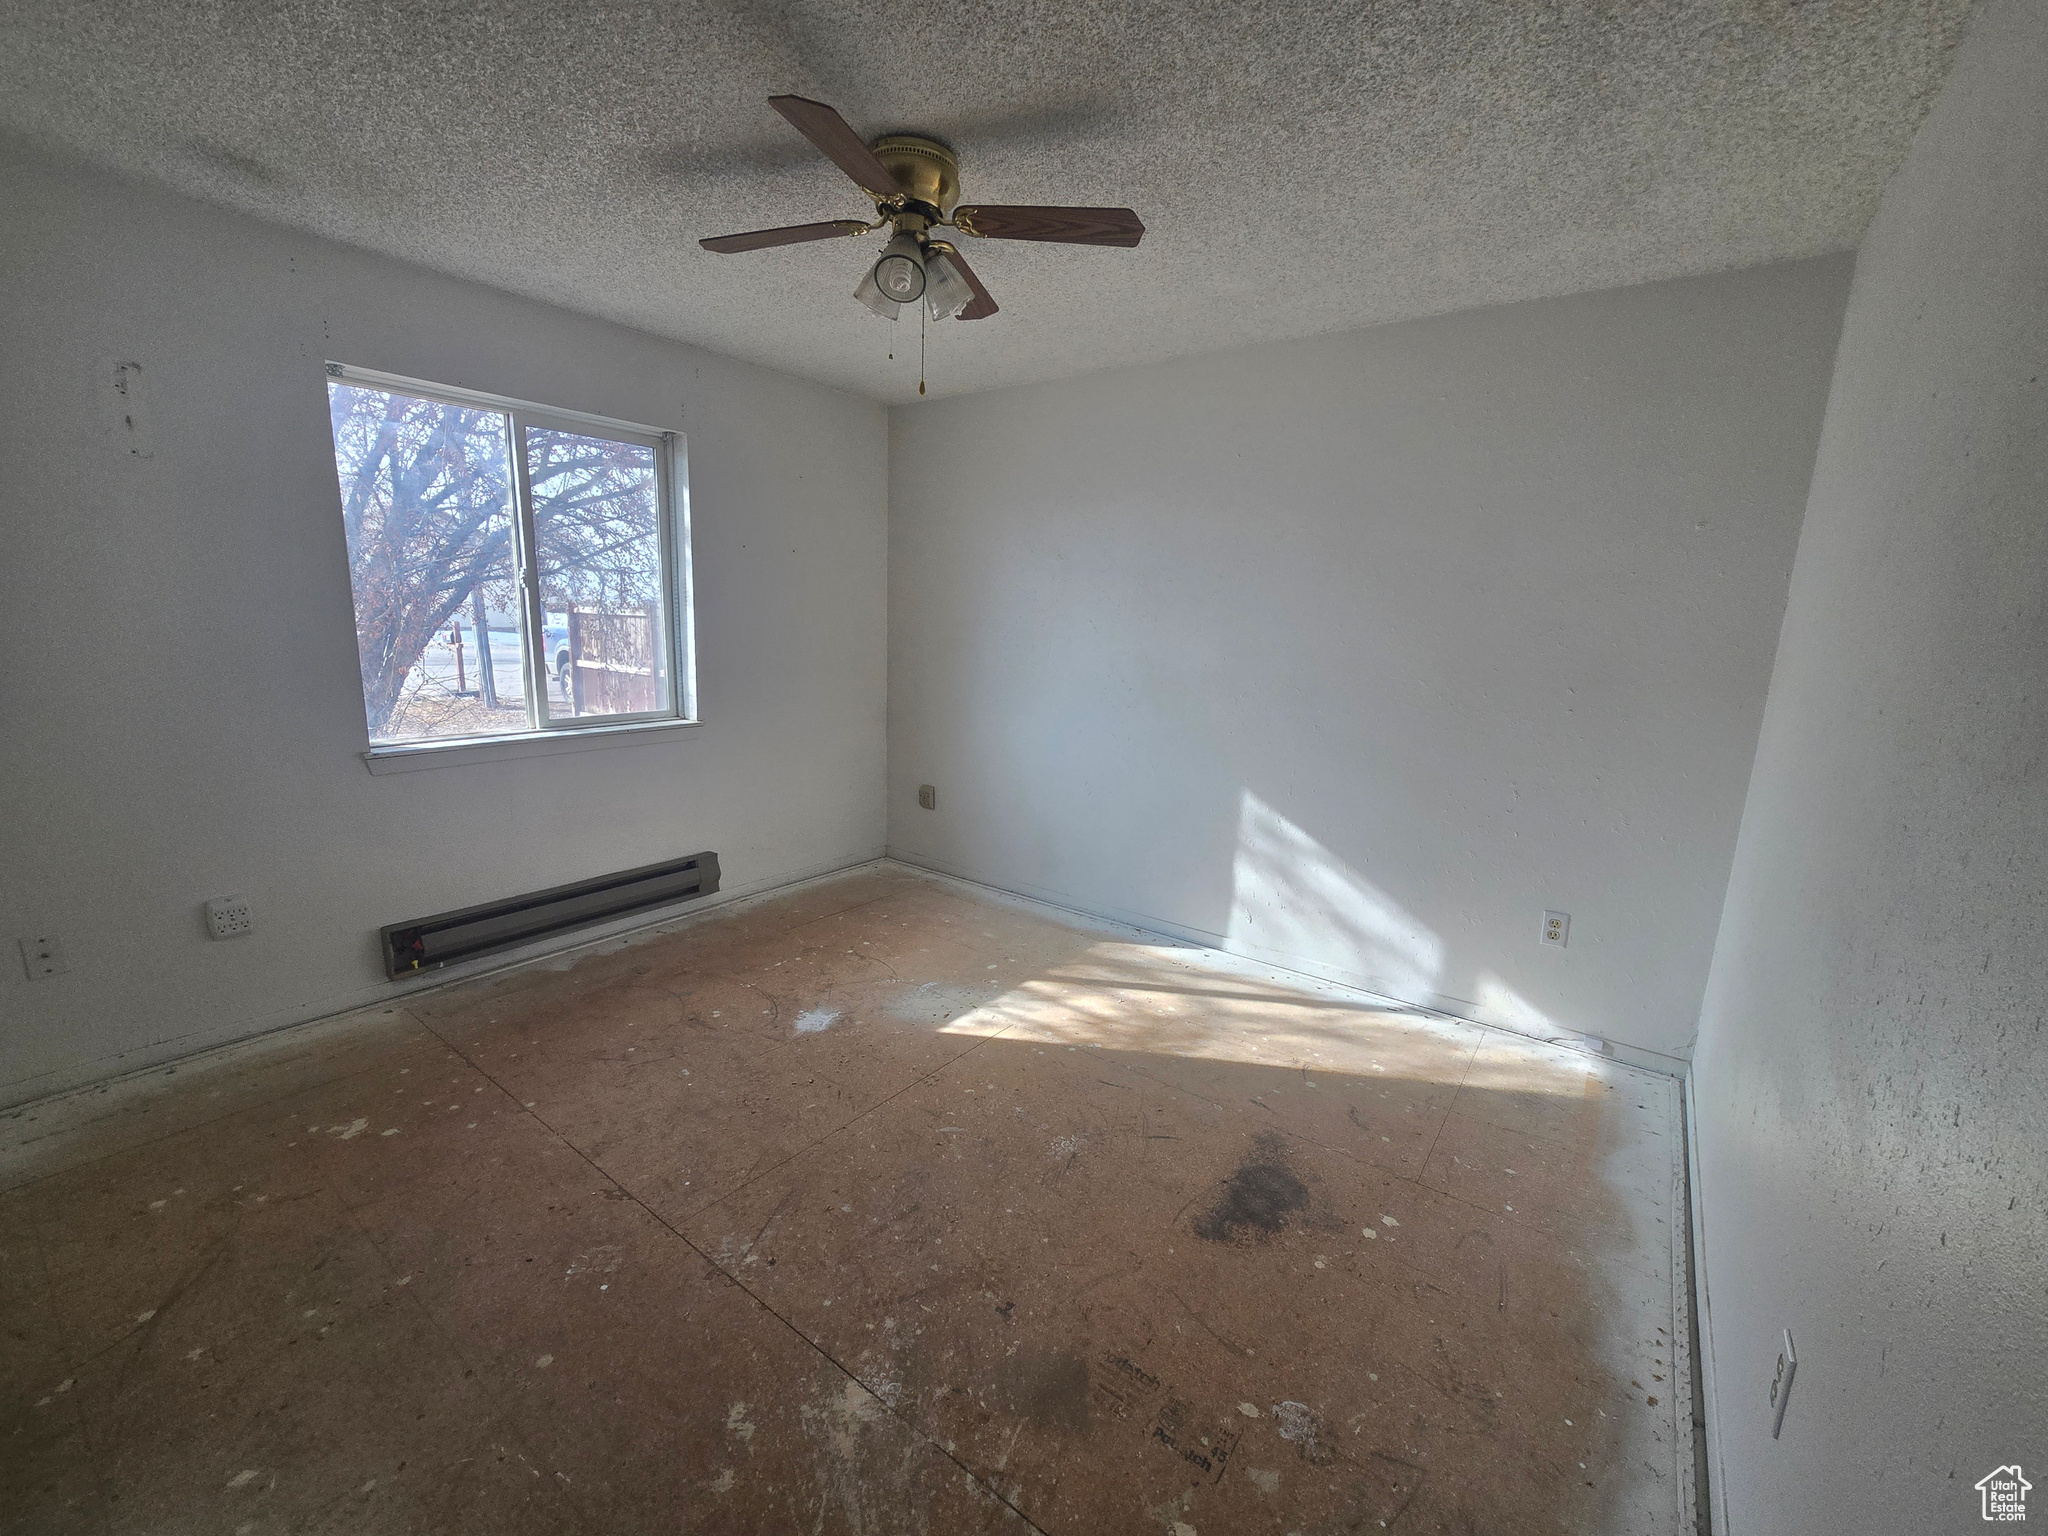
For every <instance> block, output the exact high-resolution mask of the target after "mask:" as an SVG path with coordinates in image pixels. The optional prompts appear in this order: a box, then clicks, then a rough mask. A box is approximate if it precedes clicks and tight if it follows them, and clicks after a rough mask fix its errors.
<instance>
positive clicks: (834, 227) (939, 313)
mask: <svg viewBox="0 0 2048 1536" xmlns="http://www.w3.org/2000/svg"><path fill="white" fill-rule="evenodd" d="M768 105H769V106H771V107H773V108H774V109H775V110H776V111H777V112H779V113H781V114H782V116H783V118H784V119H786V120H787V121H788V123H789V124H790V126H791V127H793V128H795V129H796V130H797V132H799V133H801V134H802V135H803V136H804V137H805V138H807V139H809V140H810V141H811V143H812V144H813V145H814V146H815V147H816V148H817V149H818V150H819V151H820V152H821V153H823V154H824V155H825V157H826V158H827V159H829V160H830V161H831V162H832V163H833V164H834V165H836V166H838V167H839V168H840V170H842V171H844V172H845V173H846V174H847V175H848V176H849V177H850V178H851V179H852V180H853V183H854V184H855V185H856V186H858V187H859V188H860V189H861V190H862V191H863V192H865V193H867V195H868V196H869V197H870V198H872V199H873V200H874V204H875V213H876V218H875V220H874V222H873V223H867V224H864V223H861V222H860V221H859V220H856V219H827V220H824V221H822V222H819V223H815V224H793V225H789V226H787V227H785V228H782V229H759V230H752V231H749V232H748V233H746V234H739V235H719V236H717V237H715V238H712V239H708V240H701V241H699V242H698V243H699V244H700V245H702V246H703V247H704V249H705V250H707V251H717V252H720V253H727V254H730V253H735V252H739V251H759V250H766V249H768V248H769V247H771V246H777V245H798V244H801V243H803V242H805V241H809V240H827V239H833V238H837V237H846V236H858V235H868V234H873V233H875V232H876V231H877V230H881V229H884V228H887V229H890V230H892V231H893V233H892V234H891V236H890V239H889V243H888V244H887V245H885V246H884V247H883V248H882V253H881V255H880V256H879V257H877V258H876V260H875V262H874V264H873V265H872V266H870V267H869V268H868V270H867V273H866V275H864V276H863V277H862V278H861V281H860V285H859V286H858V287H857V288H855V289H854V293H853V296H854V297H855V298H856V299H858V300H860V302H861V303H862V304H864V305H866V306H867V307H868V308H869V309H871V310H873V311H874V312H875V313H876V314H878V315H880V316H882V317H883V318H884V319H886V320H894V319H896V318H897V316H898V314H899V313H900V312H901V310H902V308H903V306H904V305H906V304H915V303H918V302H919V301H920V300H922V301H923V303H924V305H925V308H926V311H927V313H929V314H930V315H931V317H932V318H933V319H934V320H944V319H946V318H948V317H949V316H950V317H957V318H958V319H961V320H983V319H986V318H987V317H988V316H990V315H993V314H995V313H996V309H997V306H996V301H995V300H994V299H993V298H992V297H990V295H989V291H988V289H986V288H984V287H983V286H982V283H981V279H980V278H979V277H977V276H975V274H974V269H973V268H972V267H971V266H969V265H968V264H967V260H966V258H965V257H963V256H962V255H961V254H960V250H959V247H958V246H956V245H954V244H953V243H952V242H951V241H949V240H942V239H937V238H934V237H933V235H932V231H933V230H935V229H942V228H951V229H957V230H959V231H960V232H961V233H962V234H965V235H968V236H971V237H973V238H976V239H984V240H1040V241H1048V242H1051V243H1054V244H1059V245H1107V246H1120V247H1124V248H1126V249H1128V248H1129V247H1131V246H1134V245H1136V244H1137V243H1138V242H1139V241H1140V240H1141V239H1143V238H1144V235H1145V226H1144V225H1143V224H1142V223H1140V222H1139V220H1138V216H1137V215H1136V214H1135V213H1133V212H1132V211H1131V210H1130V209H1128V208H1040V207H1003V206H990V205H983V206H976V207H970V208H962V207H960V206H959V202H960V162H959V159H958V158H957V157H956V156H955V155H954V153H953V151H952V150H950V149H948V148H947V147H946V146H945V145H944V144H941V143H939V142H938V140H936V139H927V138H923V137H921V136H919V135H916V134H890V135H888V136H887V137H884V138H880V139H877V140H875V141H874V143H873V144H869V143H867V142H866V141H865V140H863V139H862V138H861V136H860V135H859V134H857V133H855V132H854V131H853V128H852V126H851V125H850V124H849V123H848V122H847V121H846V119H845V118H843V117H841V116H840V115H839V114H838V113H837V112H835V111H834V110H833V109H832V108H830V107H828V106H826V105H825V104H824V103H823V102H819V101H810V100H808V99H806V98H805V97H802V96H771V97H769V98H768Z"/></svg>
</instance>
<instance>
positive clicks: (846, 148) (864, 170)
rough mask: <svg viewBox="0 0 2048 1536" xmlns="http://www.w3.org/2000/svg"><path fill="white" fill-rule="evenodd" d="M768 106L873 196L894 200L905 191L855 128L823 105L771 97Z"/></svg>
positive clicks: (796, 98) (804, 99) (807, 99)
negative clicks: (892, 198)
mask: <svg viewBox="0 0 2048 1536" xmlns="http://www.w3.org/2000/svg"><path fill="white" fill-rule="evenodd" d="M768 105H769V106H771V107H773V108H774V109H775V110H776V111H778V112H780V113H781V114H782V115H783V117H784V118H786V119H787V120H788V122H789V126H790V127H792V128H794V129H795V130H796V131H797V132H798V133H800V134H802V135H803V136H804V137H805V138H807V139H809V140H810V141H811V143H812V144H814V145H816V146H817V147H818V149H819V150H820V151H821V152H823V154H824V156H825V158H826V159H828V160H830V161H831V162H832V163H833V164H834V165H836V166H838V167H839V169H841V170H842V171H844V172H846V174H847V175H849V176H851V177H852V178H853V179H854V183H855V185H857V186H859V187H860V188H861V189H862V190H863V191H865V192H867V193H868V194H869V195H870V196H872V197H877V198H882V197H895V196H896V195H897V194H898V193H900V192H901V191H902V190H903V189H902V188H901V187H899V186H897V185H896V178H895V177H894V176H891V175H890V174H889V168H888V167H887V166H885V165H883V164H882V162H881V161H880V160H878V159H876V158H875V152H874V151H873V150H872V149H869V148H868V146H867V141H866V140H865V139H863V138H862V137H861V136H860V135H859V134H857V133H855V132H854V131H853V126H852V124H850V123H848V122H847V120H846V119H845V118H843V117H841V116H840V115H839V114H838V113H837V112H835V111H833V110H832V109H831V108H830V107H828V106H826V105H825V103H823V102H822V101H812V100H810V99H809V98H808V97H804V96H770V97H769V98H768Z"/></svg>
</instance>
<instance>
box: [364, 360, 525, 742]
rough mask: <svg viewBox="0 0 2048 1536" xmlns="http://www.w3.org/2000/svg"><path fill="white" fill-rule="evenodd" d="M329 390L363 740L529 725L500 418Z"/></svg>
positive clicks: (387, 395)
mask: <svg viewBox="0 0 2048 1536" xmlns="http://www.w3.org/2000/svg"><path fill="white" fill-rule="evenodd" d="M327 399H328V408H329V412H330V414H331V416H332V419H333V424H334V468H335V473H336V475H337V477H338V478H339V479H340V482H341V509H342V517H343V520H344V522H345V524H346V527H347V531H348V561H349V579H350V580H351V582H353V584H354V587H355V600H356V650H357V653H358V655H359V656H360V658H361V661H362V669H363V707H364V711H365V713H366V714H367V715H368V717H369V723H370V739H371V740H372V741H376V742H388V741H419V740H424V739H431V738H434V737H444V736H480V735H500V734H503V733H505V732H507V731H524V730H527V729H529V728H530V725H531V721H530V720H529V718H528V715H527V711H526V697H525V695H526V687H525V674H524V671H523V669H522V663H521V660H520V657H521V641H520V634H521V625H522V612H523V605H522V604H521V602H520V599H519V592H518V584H517V582H516V580H515V578H514V575H513V570H514V549H513V532H512V477H511V473H510V457H509V452H508V449H509V447H510V444H509V442H508V441H507V434H506V420H505V417H504V415H503V414H502V413H500V412H497V411H490V410H479V409H476V408H474V407H469V406H459V405H444V404H442V403H441V402H440V401H438V400H422V399H419V398H417V397H415V396H412V395H402V394H395V393H393V392H391V391H389V390H382V389H368V388H364V387H362V386H360V385H354V384H341V383H333V382H330V383H329V384H328V386H327ZM480 636H488V643H484V642H482V641H480V639H479V637H480Z"/></svg>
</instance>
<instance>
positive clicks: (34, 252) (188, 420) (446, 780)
mask: <svg viewBox="0 0 2048 1536" xmlns="http://www.w3.org/2000/svg"><path fill="white" fill-rule="evenodd" d="M0 208H4V209H5V213H4V216H0V352H4V355H5V358H6V362H5V367H4V369H0V617H4V622H5V630H6V635H7V661H6V664H5V667H4V669H0V694H4V700H5V704H4V708H0V719H4V721H5V729H4V731H0V782H4V786H5V787H4V796H5V798H4V802H0V911H4V913H5V922H4V924H0V937H4V939H5V941H6V948H7V950H8V951H9V953H8V954H6V955H5V956H4V957H0V1103H4V1102H6V1101H7V1100H8V1099H10V1098H21V1097H25V1096H28V1095H31V1094H34V1093H37V1092H42V1091H47V1090H49V1089H51V1088H55V1087H59V1086H63V1085H65V1084H68V1083H70V1082H74V1081H79V1080H83V1079H88V1078H92V1077H97V1076H101V1075H104V1074H106V1073H108V1072H111V1071H115V1070H119V1069H121V1068H125V1067H129V1066H134V1065H139V1064H142V1063H144V1062H147V1061H152V1060H156V1059H161V1058H163V1057H167V1056H170V1055H175V1054H178V1053H181V1052H184V1051H188V1050H191V1049H194V1048H196V1047H198V1046H203V1045H206V1044H209V1043H212V1042H214V1041H218V1040H221V1039H225V1038H231V1037H234V1036H236V1035H240V1034H246V1033H248V1032H250V1031H252V1030H255V1029H259V1028H264V1027H267V1026H271V1025H276V1024H281V1023H285V1022H288V1021H290V1020H293V1019H298V1018H304V1017H308V1016H312V1015H316V1014H320V1013H323V1012H327V1011H330V1010H333V1009H335V1008H338V1007H342V1006H345V1005H348V1004H352V1003H356V1002H359V1001H363V1000H365V999H367V998H370V997H376V996H381V995H383V993H384V992H385V991H386V990H387V988H386V987H385V984H384V983H382V982H381V981H380V980H379V975H380V972H379V969H378V966H377V963H376V935H375V930H376V929H377V928H378V927H379V926H380V925H381V924H384V923H388V922H395V921H398V920H401V919H403V918H407V917H413V916H418V915H420V914H422V913H427V912H434V911H440V910H444V909H446V908H448V907H452V906H458V905H462V904H466V903H469V902H474V901H478V900H483V899H487V898H489V897H492V896H497V895H509V894H512V893H515V892H518V891H522V890H530V889H534V888H536V887H539V886H544V885H552V884H555V883H558V882H560V881H564V880H569V879H574V878H577V877H580V876H584V875H591V874H598V873H602V872H604V871H607V870H612V869H619V868H623V867H627V866H630V865H633V864H639V863H645V862H647V861H649V860H650V859H653V858H657V857H660V856H663V855H667V854H678V853H688V852H694V851H696V850H698V849H701V848H711V849H715V850H716V851H717V852H718V853H719V854H720V856H721V857H722V859H723V861H724V868H725V880H726V884H727V886H728V888H735V887H746V886H753V885H758V884H763V883H775V882H779V881H782V880H786V879H790V878H794V877H796V876H800V875H803V874H807V873H813V872H816V871H818V870H820V869H824V868H830V867H836V866H839V865H843V864H847V863H850V862H853V861H856V860H859V859H862V858H868V857H873V856H874V855H876V854H878V853H879V852H880V851H881V848H882V842H883V821H882V770H883V758H884V739H883V708H884V698H885V675H884V669H885V665H886V649H885V628H884V626H885V617H884V615H885V604H886V599H887V586H886V533H885V524H886V517H887V477H888V459H887V433H886V425H885V420H884V416H883V411H882V408H881V407H880V406H878V405H876V404H873V403H871V402H867V401H862V400H858V399H855V398H853V397H851V396H848V395H845V394H841V393H838V392H836V391H833V390H831V389H827V388H824V387H822V386H819V385H815V384H807V383H801V382H799V381H796V380H794V379H791V378H788V377H787V376H784V375H780V374H776V373H772V372H769V371H767V370H765V369H761V368H755V367H749V366H746V365H743V364H739V363H734V362H731V361H729V360H726V359H722V358H719V357H716V356H713V355H711V354H708V353H705V352H702V351H698V350H695V349H693V348H690V347H685V346H680V345H676V344H674V343H669V342H663V341H657V340H654V339H652V338H649V337H647V336H643V335H640V334H637V333H634V332H631V331H626V330H622V329H619V328H617V327H615V326H609V325H605V324H602V323H599V322H595V321H592V320H588V319H584V318H579V317H576V316H572V315H570V314H567V313H565V312H563V311H560V310H555V309H550V308H547V307H545V306H543V305H539V304H534V303H531V302H528V301H524V300H519V299H514V298H511V297H508V296H506V295H504V294H500V293H496V292H493V291H491V290H489V289H485V288H481V287H477V286H475V285H473V284H467V283H463V282H459V281H454V280H451V279H447V278H442V277H438V276H434V275H431V274H429V273H426V272H424V271H421V270H418V269H415V268H410V267H406V266H403V265H400V264H397V263H395V262H391V261H387V260H383V259H381V258H376V257H371V256H366V255H363V254H361V253H358V252H354V251H351V250H348V249H346V248H343V247H340V246H335V245H330V244H326V243H323V242H321V241H319V240H315V239H312V238H308V237H305V236H301V235H296V234H290V233H286V232H284V231H281V230H278V229H275V228H272V227H269V226H266V225H263V224H258V223H254V222H251V221H249V220H246V219H242V218H237V217H233V216H229V215H226V214H223V213H220V212H217V211H214V210H211V209H208V208H205V207H203V206H201V205H199V204H196V203H190V202H185V201H181V200H179V199H176V198H173V197H171V196H168V195H165V194H161V193H156V192H149V191H144V190H141V189H139V188H137V187H134V186H131V185H128V184H125V183H122V182H118V181H114V180H111V179H105V178H102V177H100V176H98V175H96V174H92V173H88V172H81V171H76V170H71V169H68V168H62V167H58V166H55V165H52V164H49V163H47V162H43V161H40V160H37V159H33V158H30V157H27V156H24V155H20V154H16V153H12V152H10V153H8V154H7V155H6V156H5V158H0ZM516 216H517V211H516V210H508V211H507V217H508V218H510V217H516ZM115 357H118V358H132V359H135V360H137V361H139V362H141V363H142V365H143V369H144V377H145V379H146V381H147V385H148V391H149V399H150V405H151V408H152V410H153V413H154V418H155V435H156V444H157V446H156V454H155V457H154V458H152V459H149V460H136V459H131V458H129V457H128V456H127V454H126V452H125V450H124V449H123V448H122V446H121V445H120V444H119V443H117V442H116V441H115V440H114V438H113V436H112V434H111V432H109V431H108V430H107V422H108V417H109V410H108V407H107V405H106V404H105V402H104V401H102V400H101V399H100V398H98V397H97V396H96V394H95V384H96V368H97V364H98V363H99V361H100V360H101V359H105V358H115ZM327 358H338V359H341V360H344V361H347V362H353V363H358V364H362V365H364V366H367V367H373V368H381V369H387V370H390V371H392V372H395V373H401V374H406V375H410V376H413V377H417V378H425V379H432V380H437V381H440V382H444V383H450V384H460V385H466V386H471V387H474V388H479V389H486V390H493V391H496V392H499V393H502V394H507V395H512V396H516V397H521V398H526V399H532V400H539V401H544V402H547V403H550V404H556V405H562V406H567V407H572V408H575V409H578V410H587V411H595V412H598V413H601V414H605V415H610V416H616V417H622V418H625V419H628V420H633V421H643V422H648V423H652V424H654V425H657V426H674V427H679V428H681V429H682V430H683V431H684V432H685V433H686V434H687V436H688V440H689V450H690V470H691V482H692V483H691V493H692V506H693V510H694V515H695V525H696V527H695V531H696V591H697V604H698V610H697V611H698V655H699V681H700V704H701V713H702V715H703V717H704V720H705V722H706V723H705V725H704V726H703V728H702V729H701V730H698V731H690V732H678V733H674V734H671V735H669V736H666V737H664V738H663V739H661V740H659V741H654V742H645V743H639V744H635V745H632V746H622V747H617V748H612V749H607V750H599V751H589V752H577V753H572V754H568V755H561V756H548V757H529V758H523V759H519V760H516V761H509V762H499V763H494V764H488V765H472V766H465V767H455V768H442V769H435V770H433V771H429V772H422V773H407V774H397V775H391V776H385V777H373V776H372V775H371V774H369V773H368V772H367V771H365V769H364V767H363V764H362V762H361V760H360V758H359V757H358V753H359V752H360V751H361V749H362V748H363V746H364V744H365V742H364V736H365V732H364V724H363V708H362V693H361V687H360V683H359V681H358V674H357V663H356V652H355V634H354V628H353V615H352V609H351V606H350V596H349V580H348V564H347V556H346V550H345V546H344V543H343V539H342V527H341V516H340V511H339V507H338V505H337V501H336V491H335V483H334V463H333V458H332V455H331V449H330V446H329V439H328V427H327V404H326V384H325V379H324V376H323V374H322V369H321V364H322V362H323V360H325V359H327ZM229 892H240V893H244V894H246V895H248V896H249V897H250V898H251V900H252V901H253V902H254V904H255V913H256V925H257V931H256V933H255V935H254V936H253V937H252V938H250V939H248V940H237V941H234V942H230V943H214V942H210V941H209V940H208V939H207V938H206V937H205V936H204V930H203V926H202V922H201V918H200V903H201V902H202V901H203V900H204V899H205V898H207V897H209V896H215V895H221V894H224V893H229ZM45 925H47V926H48V927H49V928H52V929H54V930H55V931H56V932H57V934H58V935H59V936H61V937H62V939H63V940H64V942H65V943H66V945H67V946H68V947H69V950H70V956H71V966H72V969H71V973H70V974H69V975H67V976H63V977H59V978H55V979H52V980H49V981H44V982H39V983H34V984H31V983H29V982H27V981H26V980H25V979H24V972H23V970H22V968H21V966H20V963H19V961H18V959H17V958H16V956H15V955H14V953H13V948H14V943H13V941H14V938H15V936H17V935H21V934H28V933H33V932H39V931H41V930H42V928H43V927H44V926H45Z"/></svg>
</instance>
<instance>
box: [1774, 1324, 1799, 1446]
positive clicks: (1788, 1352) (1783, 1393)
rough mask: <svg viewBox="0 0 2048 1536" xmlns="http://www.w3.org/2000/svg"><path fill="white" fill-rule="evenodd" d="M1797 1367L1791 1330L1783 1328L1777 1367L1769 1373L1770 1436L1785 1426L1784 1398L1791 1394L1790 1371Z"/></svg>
mask: <svg viewBox="0 0 2048 1536" xmlns="http://www.w3.org/2000/svg"><path fill="white" fill-rule="evenodd" d="M1798 1369H1799V1357H1798V1356H1797V1355H1795V1354H1793V1353H1792V1330H1791V1329H1790V1328H1787V1329H1786V1330H1785V1343H1784V1347H1783V1348H1781V1349H1780V1350H1779V1351H1778V1368H1777V1370H1776V1371H1774V1372H1772V1373H1771V1438H1772V1439H1773V1440H1775V1439H1777V1438H1778V1431H1779V1430H1781V1429H1783V1428H1784V1427H1785V1400H1786V1399H1787V1398H1789V1397H1790V1396H1791V1395H1792V1373H1793V1372H1794V1371H1796V1370H1798Z"/></svg>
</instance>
